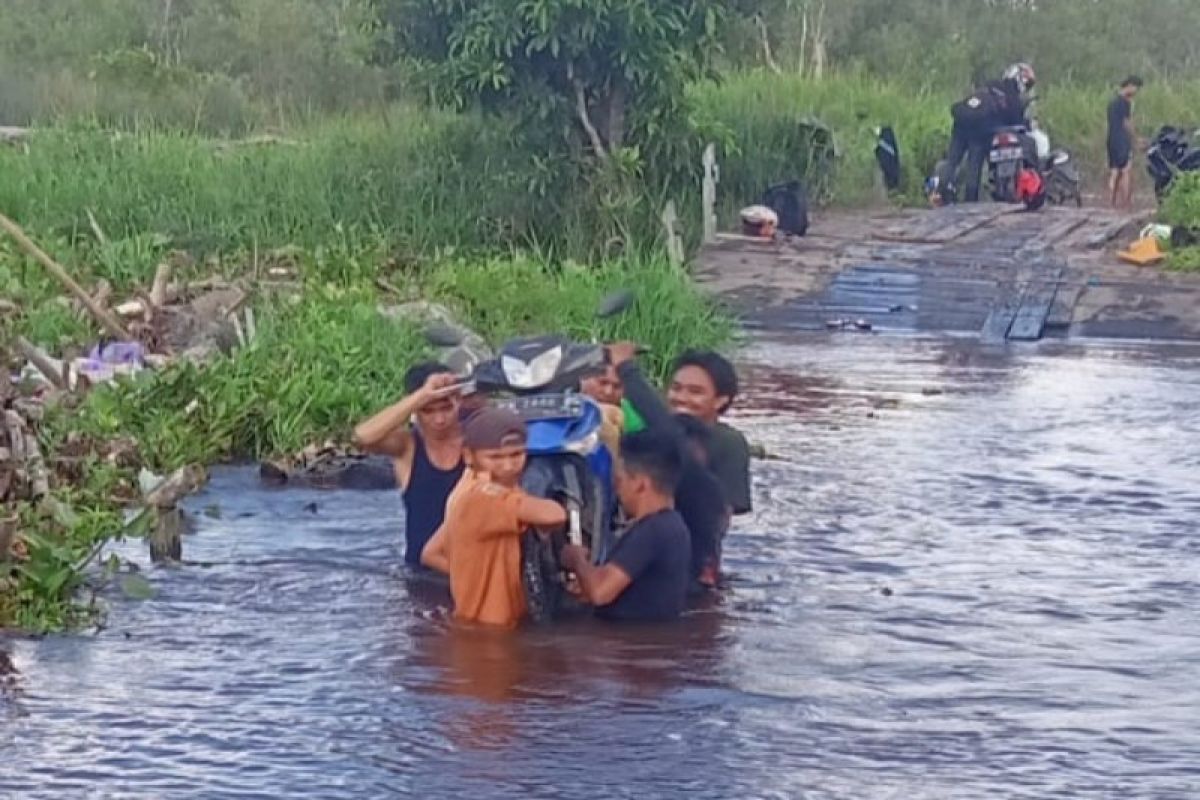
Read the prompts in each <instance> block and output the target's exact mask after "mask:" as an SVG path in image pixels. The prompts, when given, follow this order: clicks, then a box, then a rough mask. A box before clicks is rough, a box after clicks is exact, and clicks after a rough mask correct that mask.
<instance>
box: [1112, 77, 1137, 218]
mask: <svg viewBox="0 0 1200 800" xmlns="http://www.w3.org/2000/svg"><path fill="white" fill-rule="evenodd" d="M1141 88H1142V79H1141V78H1139V77H1138V76H1137V75H1130V76H1129V77H1128V78H1126V79H1125V80H1123V81H1121V86H1120V88H1119V89H1118V90H1117V96H1116V97H1114V98H1113V99H1112V102H1110V103H1109V104H1108V169H1109V177H1108V190H1109V195H1110V202H1111V204H1112V207H1113V208H1119V209H1123V210H1125V211H1132V210H1133V146H1134V143H1135V142H1137V134H1136V132H1135V131H1134V128H1133V99H1134V98H1135V97H1137V93H1138V90H1139V89H1141Z"/></svg>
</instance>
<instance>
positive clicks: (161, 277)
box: [150, 261, 172, 308]
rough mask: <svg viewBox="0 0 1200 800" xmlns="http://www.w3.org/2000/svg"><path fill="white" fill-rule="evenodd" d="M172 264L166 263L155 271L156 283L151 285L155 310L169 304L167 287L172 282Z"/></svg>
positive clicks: (151, 297)
mask: <svg viewBox="0 0 1200 800" xmlns="http://www.w3.org/2000/svg"><path fill="white" fill-rule="evenodd" d="M171 269H172V268H171V262H170V261H164V262H162V263H161V264H159V265H158V268H157V269H156V270H154V282H153V283H152V284H151V285H150V302H151V304H152V305H153V306H154V307H155V308H162V307H163V306H165V305H166V304H167V286H168V284H169V283H170V282H171Z"/></svg>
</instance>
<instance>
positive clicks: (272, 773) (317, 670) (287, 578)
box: [0, 335, 1200, 800]
mask: <svg viewBox="0 0 1200 800" xmlns="http://www.w3.org/2000/svg"><path fill="white" fill-rule="evenodd" d="M746 362H747V363H746V383H747V385H748V391H747V397H746V402H745V404H744V405H745V408H743V409H742V410H741V411H740V412H739V418H738V424H739V425H741V426H742V427H743V428H744V429H745V430H746V431H747V432H748V434H749V436H750V438H751V439H752V440H753V441H755V442H758V443H761V444H762V445H764V446H765V447H766V450H767V451H768V454H769V458H768V459H766V460H763V461H759V462H756V464H755V470H756V474H755V494H756V498H755V499H756V506H757V511H756V514H755V515H754V516H753V517H751V518H749V519H745V520H739V522H738V524H737V528H736V530H735V532H734V533H733V534H731V538H730V540H729V542H728V546H727V551H726V559H727V566H728V568H729V570H730V572H731V573H732V579H731V585H730V589H729V591H728V592H726V593H725V594H724V595H723V596H722V597H721V598H720V599H719V600H718V601H717V602H716V603H715V604H713V606H712V607H709V608H705V609H701V610H697V611H696V612H694V613H693V614H691V615H690V616H689V617H688V618H687V619H686V620H685V621H684V622H682V623H680V624H678V625H674V626H665V627H664V626H653V627H645V628H622V627H619V626H610V625H603V624H600V623H597V622H594V621H591V620H577V621H573V622H570V623H566V624H562V625H559V626H554V627H550V628H545V629H537V630H526V631H522V632H520V633H518V634H516V635H508V634H491V633H486V632H482V631H479V630H469V629H462V628H459V627H457V626H455V625H454V624H452V623H451V622H450V621H449V619H448V615H447V613H446V608H445V606H446V601H447V598H446V593H445V589H444V587H443V586H441V585H440V584H438V583H437V582H435V581H431V580H428V579H420V578H412V577H409V576H407V575H406V574H405V573H403V572H401V571H400V570H398V569H396V568H395V567H394V566H393V565H395V564H397V563H398V562H399V559H398V552H397V546H398V544H399V536H398V531H399V520H398V510H399V501H398V498H397V497H395V496H394V495H392V494H389V493H364V494H359V493H352V492H343V493H329V494H324V493H316V492H307V491H292V490H289V491H261V490H258V489H256V488H252V487H253V483H252V481H251V476H252V473H250V472H248V471H244V470H233V471H228V472H224V473H221V474H219V475H218V476H217V478H216V479H215V480H214V483H213V485H212V486H211V487H210V488H209V489H208V490H207V492H206V493H205V495H204V496H202V497H199V498H197V499H196V500H195V506H196V508H198V509H199V508H204V507H206V506H208V505H210V504H212V503H214V502H216V503H217V504H218V505H219V506H220V508H221V515H220V518H219V519H211V518H209V517H207V516H204V515H199V518H198V521H199V525H200V530H199V532H198V533H196V534H195V535H193V536H192V537H190V538H189V539H188V540H187V541H186V543H185V554H186V555H187V556H188V558H189V559H193V560H194V561H195V562H197V564H194V565H191V566H186V567H181V568H174V569H155V570H152V571H151V572H150V575H151V577H152V578H153V580H154V583H155V585H156V586H157V588H158V594H157V596H156V597H155V598H154V599H152V600H149V601H145V602H141V603H134V602H128V601H123V600H120V599H117V598H114V601H113V602H114V608H113V611H112V615H111V627H110V628H109V629H107V630H105V631H104V632H102V633H101V634H99V635H97V636H80V637H55V638H49V639H44V640H29V639H14V640H12V641H8V642H0V653H8V654H9V655H11V656H12V658H13V662H14V666H15V668H16V669H19V671H20V674H11V675H8V676H7V677H5V676H3V675H0V796H13V797H33V798H40V797H46V798H50V797H75V796H95V797H148V798H151V797H152V798H176V797H181V798H182V797H187V798H197V797H199V798H209V797H211V798H230V797H235V798H239V797H293V796H305V797H321V798H341V797H346V798H350V797H384V796H408V795H414V794H420V795H422V796H432V797H454V796H458V795H463V796H467V795H468V794H469V795H470V796H478V797H489V798H491V797H500V798H504V797H514V798H515V797H522V798H524V797H554V798H565V799H566V800H573V798H588V800H592V799H593V798H595V797H638V798H642V797H685V796H686V797H688V798H734V797H736V798H795V797H806V798H807V797H814V798H893V797H895V798H905V800H914V799H916V798H931V799H932V798H939V799H940V798H947V797H954V798H975V797H980V798H983V797H987V798H994V797H1005V798H1013V797H1015V798H1026V797H1038V798H1042V797H1047V798H1049V797H1053V798H1062V797H1072V798H1077V797H1096V798H1101V797H1105V798H1106V797H1113V796H1121V795H1124V796H1129V797H1155V798H1170V797H1191V796H1194V795H1195V788H1196V787H1197V786H1198V785H1200V766H1198V765H1200V724H1198V723H1197V722H1196V720H1197V718H1198V716H1200V688H1197V683H1196V680H1195V675H1196V674H1197V669H1198V668H1200V612H1198V608H1200V539H1197V538H1196V536H1195V524H1196V520H1197V519H1198V518H1200V481H1197V480H1196V479H1195V476H1196V475H1197V474H1200V448H1198V447H1197V443H1200V408H1198V402H1200V401H1198V400H1197V398H1198V397H1200V393H1198V390H1200V353H1197V352H1195V351H1190V350H1183V349H1177V350H1169V351H1157V352H1156V351H1141V350H1137V349H1130V348H1125V349H1115V348H1114V349H1105V348H1103V347H1100V346H1095V345H1093V346H1091V347H1089V348H1087V349H1080V348H1074V347H1069V346H1066V345H1061V344H1047V345H1042V346H1039V347H1037V348H1032V349H1026V350H1004V349H985V348H981V347H979V346H978V345H976V344H975V343H974V342H970V341H965V340H938V341H928V340H902V339H888V340H880V339H877V338H875V337H872V336H854V335H844V336H836V337H831V338H814V339H807V340H800V341H792V342H790V343H786V344H784V343H772V344H768V343H763V344H759V345H756V346H755V347H754V348H753V349H752V350H750V351H749V352H748V353H747V354H746ZM312 502H316V503H317V512H316V513H315V514H313V513H311V511H306V510H305V507H306V506H307V505H308V504H310V503H312ZM129 552H130V553H132V554H135V555H137V557H138V558H142V556H141V553H140V551H139V550H138V549H137V548H136V547H133V546H132V545H131V546H130V547H129Z"/></svg>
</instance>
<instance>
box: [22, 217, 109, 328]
mask: <svg viewBox="0 0 1200 800" xmlns="http://www.w3.org/2000/svg"><path fill="white" fill-rule="evenodd" d="M0 229H3V230H4V231H5V232H6V233H8V235H9V236H11V237H13V239H14V240H16V242H17V244H18V245H19V246H20V248H21V249H22V250H24V251H25V252H26V253H28V254H29V255H30V256H32V257H33V259H34V260H35V261H37V262H38V263H40V264H41V265H42V266H43V267H45V268H46V269H47V270H49V271H50V274H52V275H53V276H54V277H56V278H58V280H59V282H61V283H62V284H63V286H65V287H67V290H68V291H70V292H71V294H73V295H75V298H76V299H77V300H79V302H81V303H83V306H84V308H86V309H87V310H88V312H89V313H90V314H91V315H92V317H93V318H94V319H95V320H96V321H97V322H98V323H100V325H101V327H103V328H104V329H105V330H106V331H108V332H109V333H110V334H112V335H113V336H116V337H117V338H119V339H121V340H125V339H128V338H129V334H128V332H126V330H125V327H124V326H123V325H121V323H120V321H119V320H117V318H116V317H114V316H113V315H112V314H110V313H109V312H108V311H107V310H106V309H104V308H101V307H100V306H98V305H96V304H95V303H94V302H93V301H92V297H91V295H89V294H88V293H87V290H85V289H84V288H83V287H82V286H80V285H79V284H78V283H76V282H75V279H74V278H72V277H71V276H70V274H69V273H68V272H67V271H66V269H64V268H63V266H62V265H61V264H59V263H58V262H57V261H55V260H54V259H53V258H51V257H50V256H48V255H47V254H46V252H45V251H43V250H42V249H41V248H40V247H38V246H37V245H36V244H34V242H33V240H31V239H30V238H29V237H28V236H26V235H25V231H23V230H21V227H20V226H19V225H17V223H15V222H13V221H12V220H11V219H9V218H8V217H6V216H4V215H3V214H0Z"/></svg>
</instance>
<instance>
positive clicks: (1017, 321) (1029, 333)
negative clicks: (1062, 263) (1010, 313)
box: [1008, 270, 1062, 342]
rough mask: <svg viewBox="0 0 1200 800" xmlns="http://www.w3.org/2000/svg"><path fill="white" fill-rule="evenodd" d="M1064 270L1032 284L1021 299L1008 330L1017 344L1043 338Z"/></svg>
mask: <svg viewBox="0 0 1200 800" xmlns="http://www.w3.org/2000/svg"><path fill="white" fill-rule="evenodd" d="M1061 281H1062V270H1056V271H1055V272H1054V273H1053V274H1052V275H1048V276H1046V277H1044V278H1041V279H1039V280H1036V281H1033V282H1031V283H1030V284H1029V285H1028V286H1027V287H1026V288H1025V292H1024V294H1023V296H1022V298H1021V306H1020V308H1019V309H1017V313H1016V315H1015V316H1014V317H1013V321H1012V325H1011V326H1010V327H1009V329H1008V338H1009V339H1010V340H1012V341H1016V342H1034V341H1037V340H1038V339H1041V338H1042V331H1044V330H1045V328H1046V319H1047V317H1049V316H1050V308H1051V307H1052V306H1053V305H1054V297H1055V295H1057V294H1058V286H1059V283H1060V282H1061Z"/></svg>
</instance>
